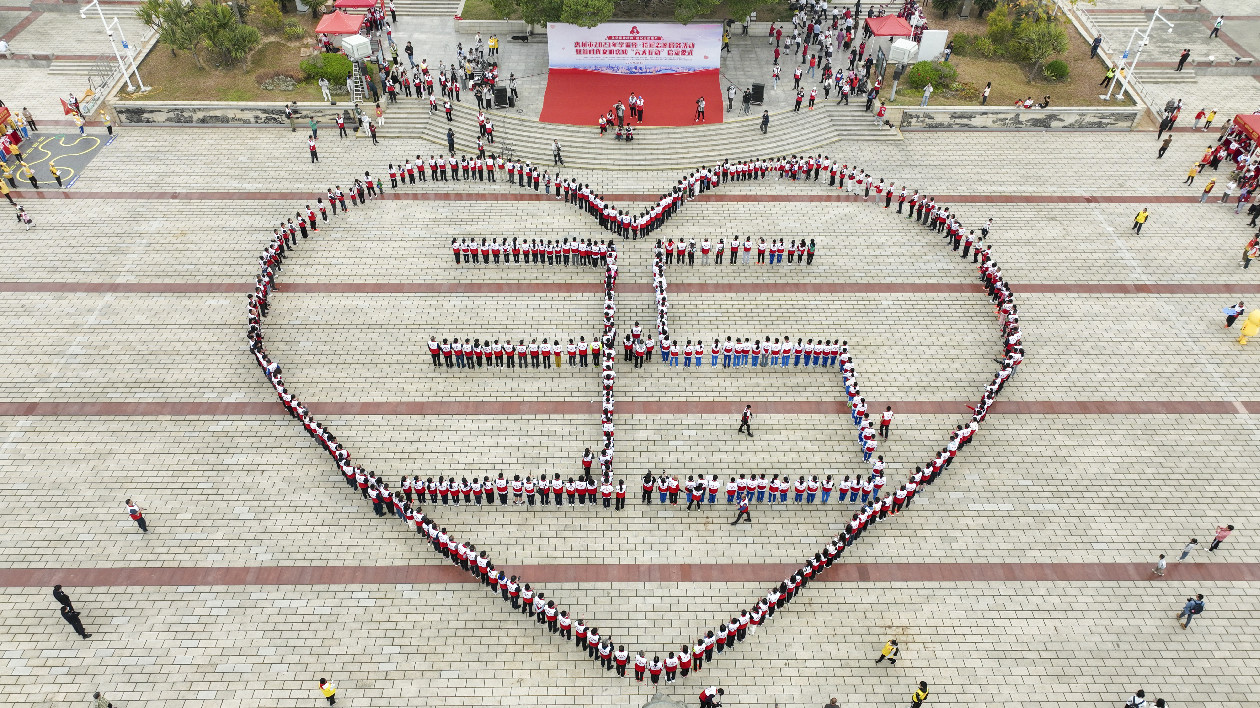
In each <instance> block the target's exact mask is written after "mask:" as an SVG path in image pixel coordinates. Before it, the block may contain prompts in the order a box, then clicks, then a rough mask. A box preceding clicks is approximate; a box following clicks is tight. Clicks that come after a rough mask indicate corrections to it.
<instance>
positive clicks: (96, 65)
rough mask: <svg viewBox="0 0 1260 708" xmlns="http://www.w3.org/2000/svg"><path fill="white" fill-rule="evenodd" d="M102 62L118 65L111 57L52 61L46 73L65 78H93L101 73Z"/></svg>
mask: <svg viewBox="0 0 1260 708" xmlns="http://www.w3.org/2000/svg"><path fill="white" fill-rule="evenodd" d="M102 62H110V63H112V64H114V65H117V63H118V61H117V59H115V58H114V57H112V56H111V57H102V58H100V59H54V60H53V62H52V63H51V64H49V65H48V73H50V74H60V75H67V76H95V75H97V74H99V73H101V72H100V69H101V66H100V65H101V63H102Z"/></svg>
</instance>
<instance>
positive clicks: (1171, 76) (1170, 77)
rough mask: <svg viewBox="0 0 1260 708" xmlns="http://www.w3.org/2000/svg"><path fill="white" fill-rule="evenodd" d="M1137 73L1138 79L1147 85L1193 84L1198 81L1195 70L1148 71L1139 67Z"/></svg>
mask: <svg viewBox="0 0 1260 708" xmlns="http://www.w3.org/2000/svg"><path fill="white" fill-rule="evenodd" d="M1136 73H1137V77H1138V79H1140V80H1141V81H1142V82H1143V83H1147V84H1192V83H1194V82H1195V81H1197V80H1198V79H1197V78H1196V77H1195V74H1194V69H1182V70H1181V71H1173V70H1172V69H1148V68H1145V67H1143V66H1141V65H1138V68H1137V72H1136Z"/></svg>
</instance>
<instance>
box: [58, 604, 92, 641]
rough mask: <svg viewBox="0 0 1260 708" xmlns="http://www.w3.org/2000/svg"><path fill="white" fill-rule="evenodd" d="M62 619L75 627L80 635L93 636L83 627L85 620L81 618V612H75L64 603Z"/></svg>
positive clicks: (84, 636) (85, 637)
mask: <svg viewBox="0 0 1260 708" xmlns="http://www.w3.org/2000/svg"><path fill="white" fill-rule="evenodd" d="M61 619H63V620H65V621H67V622H69V623H70V626H71V627H73V628H74V631H75V632H77V633H78V635H79V636H80V637H83V638H84V639H87V638H88V637H90V636H92V635H91V634H89V633H88V631H87V630H85V629H84V628H83V621H82V620H80V619H79V613H78V612H75V611H74V610H73V609H72V608H70V607H68V606H66V605H62V606H61Z"/></svg>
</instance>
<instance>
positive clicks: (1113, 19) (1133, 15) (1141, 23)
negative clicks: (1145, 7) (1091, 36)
mask: <svg viewBox="0 0 1260 708" xmlns="http://www.w3.org/2000/svg"><path fill="white" fill-rule="evenodd" d="M1085 14H1087V15H1089V19H1090V21H1091V22H1093V23H1094V26H1095V27H1097V28H1098V29H1118V28H1129V29H1133V28H1137V27H1141V28H1143V29H1145V27H1146V25H1148V24H1150V21H1151V13H1149V12H1142V11H1140V10H1139V11H1134V12H1090V11H1088V10H1086V11H1085Z"/></svg>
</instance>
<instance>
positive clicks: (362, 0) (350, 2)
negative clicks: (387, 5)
mask: <svg viewBox="0 0 1260 708" xmlns="http://www.w3.org/2000/svg"><path fill="white" fill-rule="evenodd" d="M376 2H377V0H337V2H335V3H333V7H337V8H341V9H342V10H366V9H367V8H369V7H372V6H373V5H375V4H376Z"/></svg>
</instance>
